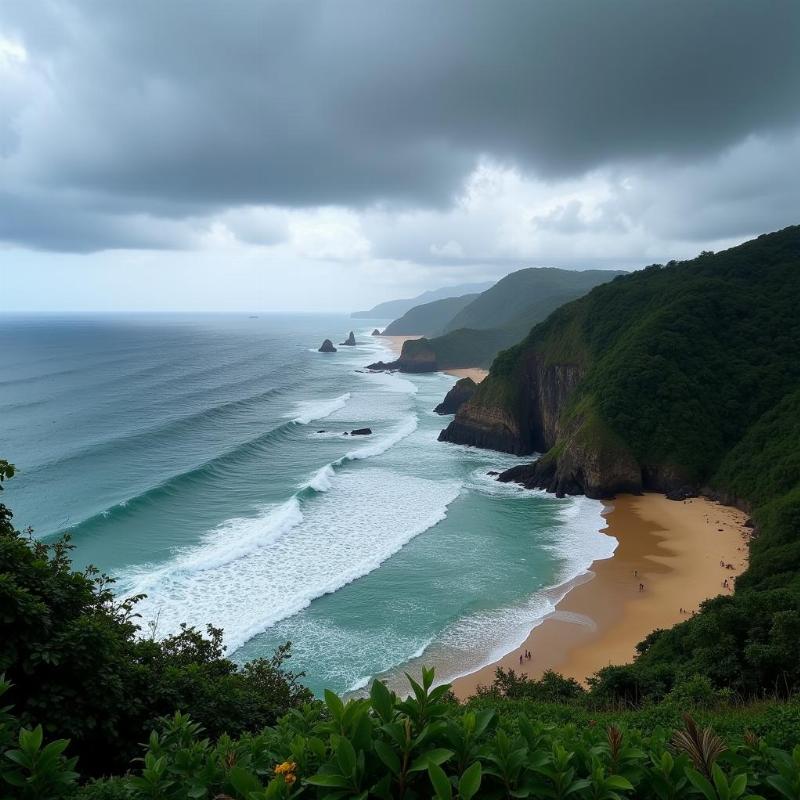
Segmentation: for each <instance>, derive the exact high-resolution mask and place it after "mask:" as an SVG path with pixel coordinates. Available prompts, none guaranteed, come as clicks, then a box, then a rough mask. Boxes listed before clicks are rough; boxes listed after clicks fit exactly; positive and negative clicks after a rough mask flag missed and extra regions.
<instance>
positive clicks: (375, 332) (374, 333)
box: [372, 328, 381, 336]
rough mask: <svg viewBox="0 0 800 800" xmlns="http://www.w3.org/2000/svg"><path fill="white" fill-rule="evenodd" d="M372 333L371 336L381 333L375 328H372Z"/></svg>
mask: <svg viewBox="0 0 800 800" xmlns="http://www.w3.org/2000/svg"><path fill="white" fill-rule="evenodd" d="M372 335H373V336H380V335H381V332H380V331H379V330H378V329H377V328H375V330H374V331H372Z"/></svg>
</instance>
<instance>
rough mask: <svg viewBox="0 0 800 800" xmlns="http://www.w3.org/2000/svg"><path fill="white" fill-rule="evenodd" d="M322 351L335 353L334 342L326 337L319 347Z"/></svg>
mask: <svg viewBox="0 0 800 800" xmlns="http://www.w3.org/2000/svg"><path fill="white" fill-rule="evenodd" d="M319 352H320V353H335V352H336V348H335V347H334V346H333V342H332V341H331V340H330V339H326V340H325V341H324V342H323V343H322V347H320V348H319Z"/></svg>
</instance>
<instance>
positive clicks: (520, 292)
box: [444, 267, 625, 338]
mask: <svg viewBox="0 0 800 800" xmlns="http://www.w3.org/2000/svg"><path fill="white" fill-rule="evenodd" d="M623 274H625V273H624V272H621V271H619V270H599V269H592V270H570V269H555V268H553V267H532V268H529V269H520V270H517V271H516V272H512V273H510V274H509V275H506V276H505V278H503V279H502V280H499V281H498V282H497V283H496V284H495V285H494V286H492V287H491V289H487V290H486V291H485V292H483V293H482V294H481V295H480V296H479V297H477V298H476V299H475V300H474V301H473V302H472V303H470V304H469V305H468V306H466V307H465V308H464V309H463V310H462V311H461V312H459V313H457V314H455V315H454V316H453V317H452V319H451V320H450V321H449V322H448V323H447V324H446V325H445V326H444V332H445V333H449V332H450V331H455V330H458V329H459V328H477V329H479V330H480V329H487V328H502V329H506V330H513V331H514V332H515V333H518V334H519V336H518V338H521V337H522V336H524V335H525V334H527V333H528V331H529V330H530V329H531V327H532V326H533V325H535V324H536V323H537V322H541V321H542V320H543V319H545V318H546V317H547V315H548V314H550V313H551V312H553V311H555V309H557V308H558V307H559V306H561V305H564V303H568V302H569V301H570V300H575V299H576V298H578V297H581V296H582V295H584V294H586V292H588V291H589V290H590V289H593V288H594V287H595V286H597V285H599V284H601V283H605V282H606V281H610V280H611V279H612V278H615V277H616V276H617V275H623Z"/></svg>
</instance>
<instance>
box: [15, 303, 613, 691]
mask: <svg viewBox="0 0 800 800" xmlns="http://www.w3.org/2000/svg"><path fill="white" fill-rule="evenodd" d="M351 327H354V326H353V325H352V322H351V321H350V320H349V319H348V318H347V317H344V316H341V317H337V316H315V315H305V316H295V317H293V316H289V315H274V316H273V315H262V316H260V317H257V318H251V317H245V316H231V315H205V316H196V315H171V316H170V315H161V316H156V315H142V316H137V315H130V316H116V317H113V318H109V317H103V316H97V317H73V318H70V317H66V318H58V319H48V318H34V319H14V320H9V321H8V327H7V330H8V334H7V335H9V336H10V335H11V332H12V331H13V335H14V336H15V337H16V339H17V341H18V342H19V344H18V352H17V356H18V357H17V358H16V359H10V360H8V361H7V362H6V363H4V365H3V366H4V377H5V381H6V383H5V392H4V395H3V407H2V413H3V415H4V422H5V429H6V432H7V453H8V455H9V456H10V457H11V458H12V459H13V460H14V462H15V463H16V464H17V466H18V474H17V477H16V478H15V480H14V481H13V482H12V483H11V484H10V485H9V488H8V490H7V492H6V493H5V496H7V498H8V500H9V502H10V503H13V505H14V508H15V512H16V519H18V520H20V524H25V525H27V524H31V525H32V526H33V527H34V528H35V529H36V535H37V536H38V537H41V538H43V539H44V540H45V541H53V540H54V537H55V536H57V535H58V534H59V533H61V532H63V531H69V532H70V533H71V534H72V537H73V543H74V544H75V548H76V549H75V551H74V558H75V563H76V566H78V567H82V566H83V565H85V564H89V563H93V564H96V565H97V566H98V567H99V568H101V569H102V570H104V571H106V572H109V573H110V574H112V575H113V576H114V577H115V578H116V580H117V584H116V591H117V593H118V595H120V596H123V597H124V596H128V595H130V594H135V593H140V592H142V593H145V594H147V598H146V599H145V600H144V601H143V602H142V603H141V604H140V606H139V611H140V613H141V614H142V620H143V624H144V625H145V626H147V625H148V624H149V623H151V622H152V623H153V624H154V626H155V632H156V635H157V636H159V637H161V636H165V635H169V634H170V633H173V632H175V631H176V630H178V628H179V625H180V623H182V622H187V623H188V624H192V625H196V626H198V627H199V628H204V626H205V625H206V624H207V623H211V624H213V625H215V626H217V627H221V628H222V629H223V630H224V643H225V645H226V646H227V647H228V652H229V653H231V654H232V656H233V658H234V659H235V660H236V661H237V663H244V662H246V661H248V660H251V659H253V658H257V657H260V656H269V655H271V654H272V653H273V652H274V650H275V648H276V647H278V646H280V645H282V644H283V643H284V642H286V641H289V640H291V641H292V643H293V656H292V667H293V668H295V669H298V670H303V671H305V672H306V678H305V682H306V683H307V685H309V686H310V687H311V688H312V689H313V690H314V691H315V692H321V691H322V689H323V688H333V689H334V690H338V691H344V690H347V689H350V688H353V687H356V686H358V685H361V684H364V683H365V682H366V681H368V680H369V679H370V678H371V677H372V676H375V675H383V674H385V673H386V672H387V671H391V670H393V669H394V670H400V669H402V668H403V666H404V665H407V664H408V663H409V659H411V660H413V659H414V657H415V656H418V655H419V654H421V653H424V654H425V657H426V658H431V659H433V660H435V661H436V663H437V664H438V666H439V674H440V676H441V678H442V679H447V678H449V677H454V676H455V675H457V674H460V673H463V672H466V671H471V670H473V669H476V668H478V667H480V666H481V665H482V664H484V663H486V662H487V661H489V660H492V658H493V657H495V656H494V655H493V654H500V653H502V652H505V651H506V650H508V649H511V648H513V647H514V646H515V645H516V644H517V643H518V642H519V641H521V640H522V639H524V637H525V636H526V635H527V633H528V630H529V629H530V626H531V624H532V620H535V619H537V618H538V616H540V615H543V614H546V613H548V611H549V610H551V607H552V604H551V601H550V599H549V597H548V595H547V594H546V593H547V592H548V591H549V590H550V588H551V587H553V586H557V585H560V584H562V583H563V582H564V581H567V580H570V579H572V578H573V577H575V576H576V575H579V574H581V573H583V572H584V571H585V570H586V569H587V568H588V567H589V565H590V564H591V563H592V562H593V561H594V560H595V559H597V558H600V557H603V556H604V555H607V554H609V553H610V551H611V549H612V548H613V542H612V541H611V540H610V539H609V537H607V536H605V535H602V534H600V533H599V529H600V527H601V526H602V517H601V511H602V504H601V503H599V502H598V501H594V500H587V499H586V498H564V499H559V498H555V497H554V496H552V495H545V494H544V493H541V492H530V491H527V490H524V489H522V488H520V487H518V486H515V485H512V484H499V483H497V481H495V480H494V477H493V476H491V475H489V474H488V473H490V472H498V471H502V470H505V469H508V468H510V467H513V466H515V465H519V464H522V463H525V461H524V460H521V459H518V458H516V457H514V456H509V455H507V454H502V453H496V452H491V451H485V450H478V449H475V448H467V447H460V446H449V445H443V444H441V443H438V442H437V441H436V439H437V436H438V434H439V431H440V430H441V428H442V427H443V426H444V425H445V424H446V422H447V419H448V418H447V417H442V416H440V415H438V414H435V413H434V412H433V408H434V407H435V406H436V405H437V404H438V403H440V402H441V401H442V399H443V397H444V396H445V394H446V393H447V392H448V390H449V389H450V388H451V387H452V385H453V382H454V378H453V377H451V376H447V375H444V374H441V373H430V374H424V375H400V374H397V373H395V374H388V373H376V374H371V373H368V372H366V371H365V370H364V366H365V365H366V364H368V363H370V361H372V360H375V358H381V357H385V354H386V353H387V350H386V345H385V343H383V342H382V340H381V338H380V337H373V336H371V331H372V329H373V328H374V324H373V322H372V321H370V324H369V325H367V323H365V324H364V328H363V329H361V328H357V329H356V331H355V333H356V337H355V338H356V340H357V344H356V345H355V346H353V347H342V348H340V349H339V351H338V352H337V353H319V352H317V347H318V345H319V342H320V341H322V340H323V339H324V338H330V337H332V338H333V340H335V341H336V342H339V341H342V340H343V339H344V338H345V336H346V335H347V333H348V331H349V330H350V328H351ZM56 343H58V346H59V347H61V348H63V351H64V354H63V355H60V356H59V357H60V363H59V364H58V365H57V366H58V369H56V365H55V364H54V361H53V359H52V358H49V357H48V356H49V355H51V354H50V352H49V351H48V350H46V349H45V348H49V349H52V348H54V347H56ZM5 352H6V353H12V351H11V350H10V349H9V350H6V351H5ZM87 386H91V391H84V388H85V387H87ZM22 393H24V395H25V402H24V403H23V402H21V401H20V399H19V397H21V395H22ZM56 406H58V407H59V408H60V409H61V411H62V412H63V413H62V414H61V415H60V416H59V417H56V418H55V421H53V419H54V417H53V408H54V407H56ZM367 427H368V428H370V429H371V430H372V434H371V435H369V436H366V437H355V438H353V437H351V436H350V435H347V434H348V432H350V431H352V430H355V429H360V428H367ZM65 466H68V467H69V468H68V469H67V468H65ZM45 487H46V489H47V492H46V493H45ZM43 498H45V499H46V502H45V501H43ZM431 598H434V600H435V602H431ZM145 631H146V633H149V628H148V627H145Z"/></svg>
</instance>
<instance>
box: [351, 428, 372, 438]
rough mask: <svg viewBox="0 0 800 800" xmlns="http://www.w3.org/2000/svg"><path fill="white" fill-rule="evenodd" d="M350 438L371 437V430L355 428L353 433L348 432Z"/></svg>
mask: <svg viewBox="0 0 800 800" xmlns="http://www.w3.org/2000/svg"><path fill="white" fill-rule="evenodd" d="M350 435H351V436H371V435H372V428H356V429H355V430H354V431H350Z"/></svg>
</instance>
